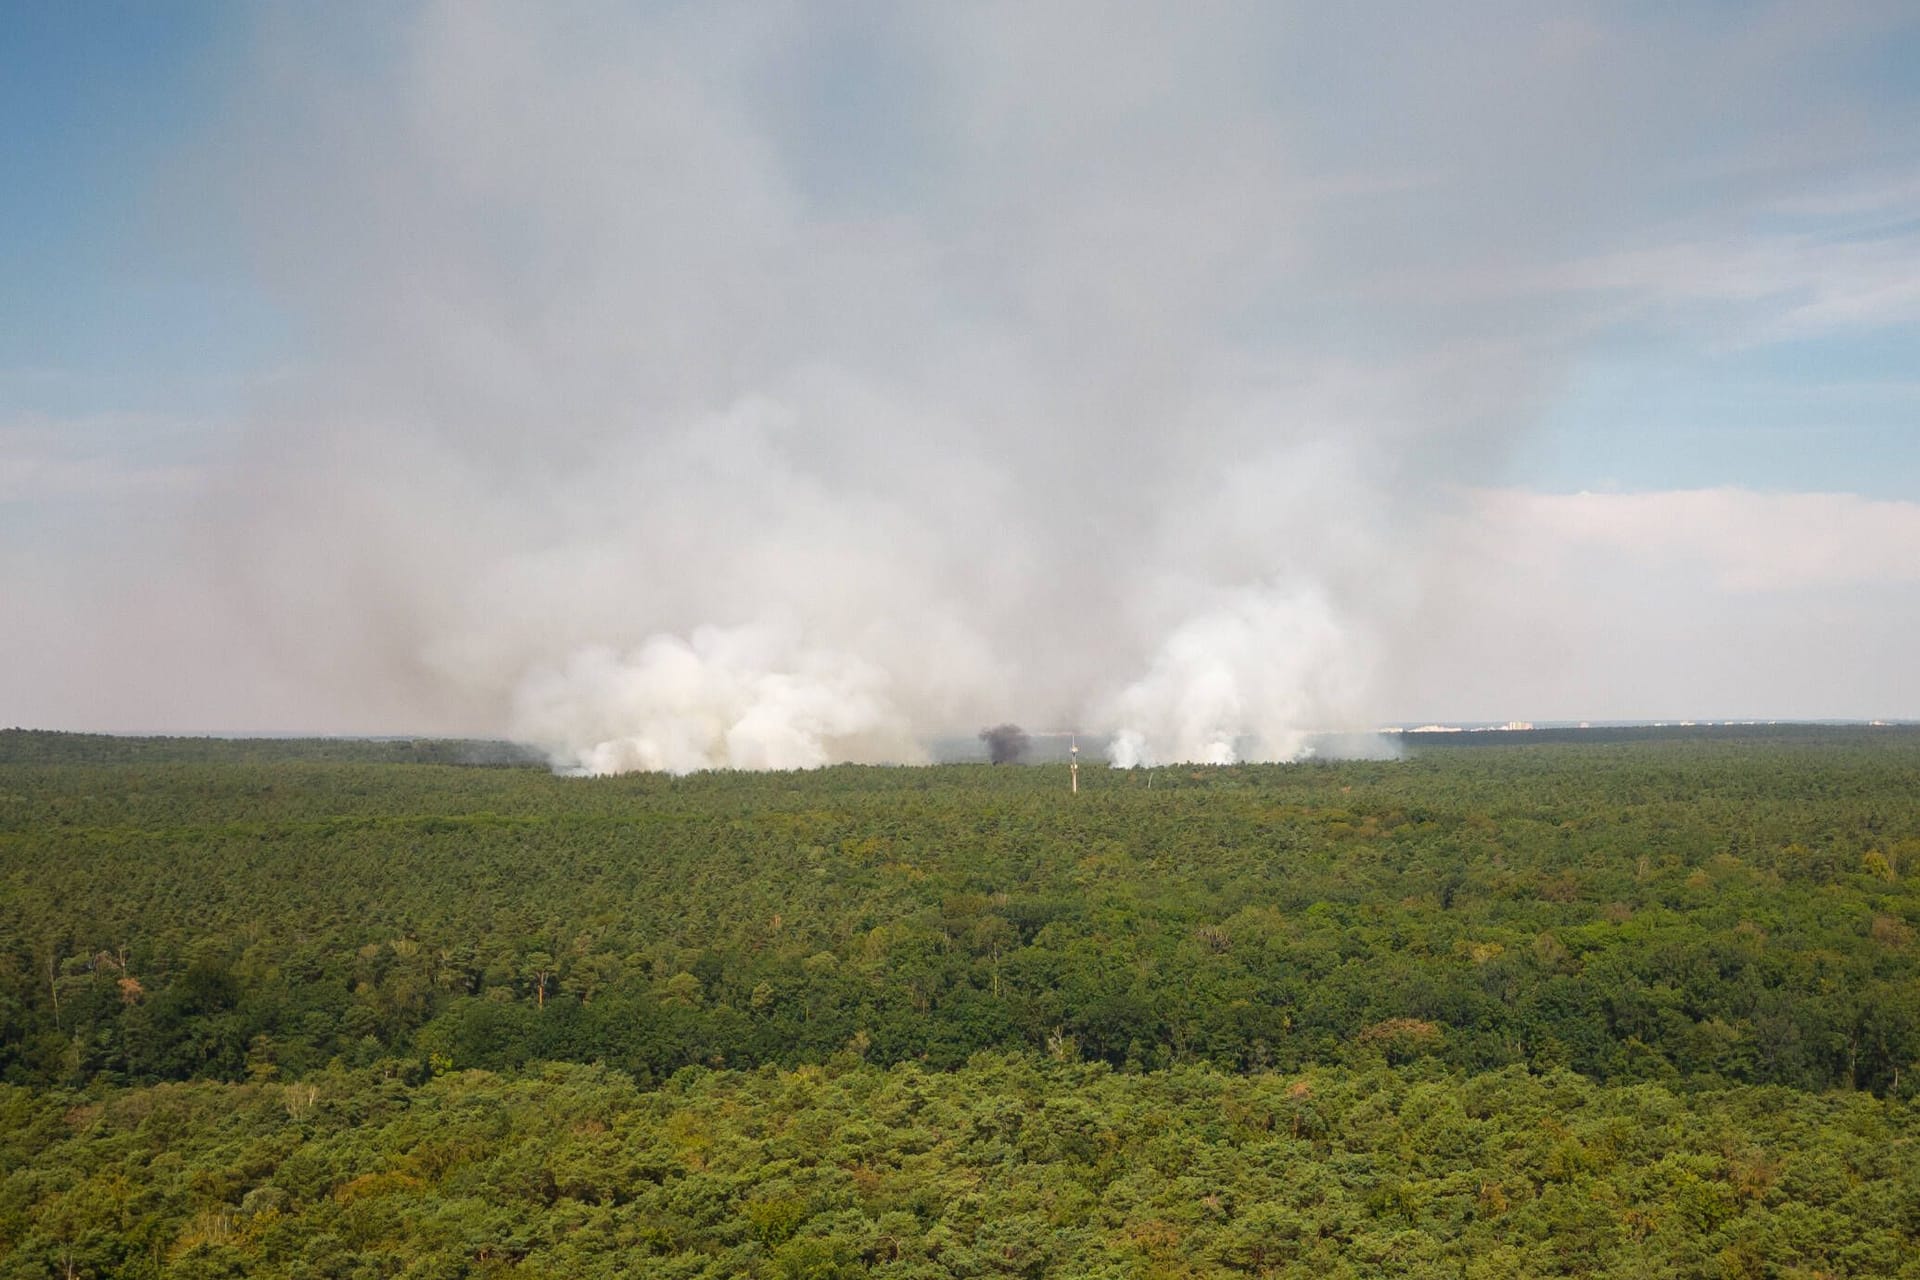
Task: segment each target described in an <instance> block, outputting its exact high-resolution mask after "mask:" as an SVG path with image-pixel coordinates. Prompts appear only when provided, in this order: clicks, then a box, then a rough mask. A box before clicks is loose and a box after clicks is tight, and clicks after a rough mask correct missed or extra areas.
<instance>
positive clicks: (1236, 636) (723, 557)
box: [194, 0, 1844, 773]
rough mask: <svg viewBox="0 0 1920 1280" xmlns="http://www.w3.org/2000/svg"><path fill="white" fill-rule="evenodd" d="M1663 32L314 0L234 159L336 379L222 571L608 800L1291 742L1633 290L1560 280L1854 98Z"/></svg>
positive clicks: (1406, 632)
mask: <svg viewBox="0 0 1920 1280" xmlns="http://www.w3.org/2000/svg"><path fill="white" fill-rule="evenodd" d="M1362 9H1364V6H1362ZM379 12H381V13H385V12H386V11H379ZM357 16H358V17H359V18H360V19H365V18H366V17H367V14H366V13H365V12H361V13H360V14H358V15H357ZM1660 21H1664V22H1666V23H1667V25H1666V26H1665V27H1663V28H1662V30H1661V31H1660V32H1658V33H1657V37H1656V36H1649V35H1648V34H1647V33H1646V32H1644V31H1636V32H1625V31H1621V30H1616V29H1614V28H1613V27H1611V26H1610V25H1609V23H1608V22H1607V21H1606V20H1605V19H1604V18H1603V17H1602V16H1601V15H1600V13H1599V12H1598V11H1596V12H1593V13H1584V14H1576V15H1573V16H1562V17H1556V18H1544V17H1539V16H1535V15H1530V14H1525V13H1514V12H1509V11H1504V10H1500V11H1496V10H1494V9H1487V10H1484V11H1479V12H1477V13H1474V14H1472V15H1461V14H1456V13H1454V12H1453V11H1452V10H1451V9H1449V10H1448V11H1447V12H1446V13H1444V14H1442V13H1439V12H1436V13H1433V14H1427V15H1423V14H1421V13H1419V12H1417V11H1416V12H1408V11H1406V10H1404V9H1402V10H1397V11H1396V12H1395V14H1394V15H1393V17H1392V19H1391V20H1390V21H1388V20H1380V15H1377V14H1370V13H1366V12H1360V11H1356V12H1353V13H1351V14H1347V15H1346V16H1336V15H1333V14H1331V13H1329V12H1312V11H1302V12H1299V13H1283V12H1280V11H1279V10H1278V9H1277V8H1276V7H1273V6H1247V7H1236V6H1220V7H1218V8H1208V9H1207V10H1205V11H1204V12H1203V13H1199V14H1195V13H1193V12H1184V13H1178V14H1176V13H1175V11H1174V9H1173V8H1172V7H1167V8H1164V9H1161V8H1155V7H1147V6H1119V7H1114V6H1107V5H1101V6H1087V7H1077V6H1073V5H1061V6H1054V5H1047V6H992V5H988V6H944V7H909V8H904V9H896V8H890V7H878V6H876V7H862V6H850V7H844V8H843V7H837V6H832V5H829V6H822V7H814V6H800V7H782V6H758V5H755V6H728V5H717V6H692V7H679V6H647V7H645V12H635V11H634V10H633V9H631V8H629V7H626V6H618V7H612V8H609V9H598V8H594V7H592V6H586V7H579V8H576V7H571V6H570V7H566V8H561V9H549V8H546V7H541V6H530V5H509V4H489V3H485V2H484V0H480V2H473V3H459V4H446V5H430V6H427V7H425V8H422V9H418V10H414V9H408V10H405V11H404V12H396V13H394V14H392V15H391V17H390V18H384V19H382V23H383V24H384V23H386V22H390V23H391V28H390V29H388V28H386V27H385V26H384V25H382V27H381V29H379V30H375V31H368V30H365V29H360V30H357V31H353V32H349V31H346V30H343V29H342V27H341V25H340V24H339V23H338V20H337V18H336V16H335V11H334V10H332V9H330V8H327V9H318V10H311V11H308V10H293V11H288V12H281V13H279V14H277V15H275V16H273V17H271V18H268V19H264V20H263V30H262V32H261V34H260V44H259V56H258V60H257V66H256V68H255V70H254V72H253V74H252V75H251V76H250V77H249V78H248V80H247V81H246V82H245V83H244V84H241V85H238V86H236V87H235V89H234V94H235V98H236V110H234V111H233V112H232V113H231V114H232V116H233V118H234V119H235V120H238V121H245V122H248V123H245V124H236V125H235V126H234V127H233V129H232V131H230V132H229V133H228V134H225V135H223V136H221V137H220V138H217V139H215V140H213V143H212V145H210V146H209V147H208V148H207V151H206V153H205V155H204V156H203V157H202V161H201V164H200V165H199V166H198V167H197V168H196V169H195V170H194V180H195V184H196V191H197V192H199V191H205V192H207V193H210V194H209V198H211V199H212V200H214V201H216V202H217V203H219V204H220V205H221V207H223V208H224V209H226V210H227V216H228V218H229V219H230V220H231V223H232V231H233V238H234V239H235V240H236V241H237V242H242V243H246V244H249V245H251V246H252V248H251V252H252V255H253V258H252V262H253V270H254V271H255V272H256V273H257V274H258V276H259V278H261V279H263V280H265V281H267V282H269V284H270V287H271V288H272V289H273V290H274V292H275V294H276V296H277V297H279V298H280V299H281V300H282V303H283V305H284V307H285V308H286V311H287V314H288V315H289V316H291V317H294V320H295V322H296V323H297V325H298V327H299V330H300V334H301V341H302V344H303V351H304V352H305V353H306V355H305V358H304V359H302V360H301V361H300V362H298V364H297V365H296V366H295V367H291V368H289V369H287V370H286V371H285V372H284V373H283V374H282V376H280V377H279V378H278V379H276V381H275V382H274V383H273V385H272V386H271V387H270V388H269V389H267V390H266V391H265V392H263V393H262V395H261V396H260V398H259V402H258V404H257V405H256V411H255V413H254V415H253V417H254V421H253V427H252V433H251V437H250V443H249V444H248V446H247V447H246V449H245V451H244V452H243V454H242V456H241V457H239V458H238V459H237V460H235V462H234V463H233V465H232V466H231V467H229V468H227V469H226V470H225V471H223V473H222V474H223V476H224V477H225V478H226V479H225V481H224V483H225V486H226V487H225V489H224V490H223V493H222V494H221V495H220V496H219V497H218V499H217V500H212V501H208V502H206V503H204V504H203V509H202V517H201V519H202V531H203V535H204V553H205V557H206V559H207V561H208V562H209V563H210V564H215V565H217V566H219V570H218V573H219V576H220V579H221V581H222V584H223V585H222V590H223V591H224V592H225V593H226V594H227V595H228V597H229V598H231V599H233V600H236V601H238V602H240V604H239V606H238V608H239V610H240V612H239V614H238V615H237V616H238V617H240V618H242V619H243V620H244V625H245V626H246V627H248V628H249V633H250V634H252V635H255V636H257V637H258V638H259V642H260V643H263V644H270V645H271V646H272V648H273V652H275V653H276V654H277V655H278V658H279V661H280V664H281V666H282V667H283V668H284V669H285V670H286V671H287V672H289V673H291V676H290V678H293V679H296V680H297V681H299V682H303V683H304V684H306V685H309V686H311V687H314V688H317V689H324V690H327V691H328V700H329V704H330V705H331V706H332V707H333V708H335V709H337V711H338V714H339V715H340V716H341V717H342V718H344V719H347V720H349V721H353V722H356V723H359V724H362V725H365V726H366V727H370V728H371V727H394V726H401V725H404V727H406V728H408V729H441V730H458V731H461V732H469V733H506V734H510V735H512V736H515V737H518V738H523V739H526V740H528V741H532V742H536V743H538V744H540V745H541V746H542V747H544V748H545V749H546V750H548V751H549V752H550V754H551V756H552V758H553V760H554V761H555V763H556V766H557V767H560V768H564V769H569V770H578V771H585V772H595V773H599V772H615V771H620V770H627V769H666V770H673V771H686V770H694V769H706V768H793V767H807V766H813V765H820V764H824V763H828V762H832V761H841V760H857V761H910V760H916V759H920V758H922V748H921V746H920V745H919V744H921V743H923V742H925V741H926V740H927V739H929V738H930V737H932V736H934V735H937V734H941V733H950V732H952V731H954V730H955V729H956V728H957V727H959V726H966V725H975V724H979V723H982V722H983V721H984V720H985V719H986V718H987V717H988V716H989V715H992V714H996V713H1003V712H1002V709H1012V708H1017V709H1018V711H1019V714H1020V715H1021V716H1022V718H1023V719H1025V720H1027V721H1028V722H1029V723H1044V724H1046V725H1047V726H1049V727H1059V728H1067V727H1078V728H1081V729H1084V730H1088V731H1092V732H1102V733H1109V734H1111V735H1113V739H1112V740H1113V742H1114V744H1115V746H1114V748H1113V758H1114V760H1115V761H1116V762H1117V763H1120V764H1137V763H1148V762H1156V761H1182V760H1192V761H1216V762H1218V761H1228V760H1235V759H1245V758H1261V759H1288V758H1293V757H1295V756H1297V755H1299V754H1300V753H1301V752H1302V751H1303V750H1305V749H1306V748H1307V743H1308V740H1309V737H1310V735H1314V734H1324V733H1339V732H1351V731H1355V730H1365V729H1367V728H1369V727H1371V726H1372V725H1373V724H1374V723H1376V717H1379V716H1381V715H1383V714H1384V713H1386V711H1387V710H1388V709H1387V708H1383V707H1382V706H1381V705H1380V704H1379V702H1378V700H1377V694H1378V689H1379V687H1380V681H1379V679H1378V676H1379V673H1380V672H1381V671H1382V670H1383V669H1385V668H1390V667H1392V666H1394V665H1395V664H1396V662H1397V661H1398V658H1399V656H1400V655H1402V654H1404V653H1405V652H1406V651H1407V650H1408V649H1409V648H1410V647H1412V646H1415V645H1417V643H1418V637H1417V635H1416V634H1415V633H1414V624H1415V620H1416V619H1418V618H1420V617H1421V616H1422V610H1423V609H1425V610H1431V608H1432V607H1433V599H1434V596H1435V592H1436V589H1439V590H1442V591H1443V590H1444V584H1445V582H1446V580H1447V579H1446V573H1447V567H1446V566H1445V565H1444V564H1440V563H1436V562H1435V554H1436V553H1434V552H1432V551H1431V550H1429V539H1428V538H1427V533H1428V531H1430V530H1432V529H1434V528H1436V527H1438V526H1439V525H1440V524H1442V523H1443V522H1445V521H1447V520H1449V519H1452V518H1453V517H1454V516H1455V515H1456V514H1457V512H1458V509H1459V508H1460V506H1461V504H1462V503H1463V501H1464V495H1466V494H1467V493H1468V492H1469V491H1470V486H1475V485H1485V484H1488V483H1492V482H1497V481H1498V479H1499V477H1500V467H1501V463H1500V460H1501V458H1502V457H1503V456H1504V454H1505V450H1506V446H1507V443H1508V441H1509V440H1510V439H1511V438H1512V436H1513V435H1514V434H1515V433H1516V432H1518V431H1520V430H1521V429H1523V428H1524V426H1525V425H1526V424H1527V423H1528V422H1529V421H1530V420H1531V419H1532V418H1533V417H1534V416H1535V415H1536V414H1537V411H1538V409H1539V406H1540V404H1541V403H1542V397H1543V396H1544V395H1545V394H1546V393H1547V392H1548V391H1549V390H1550V389H1551V388H1552V387H1553V386H1554V385H1556V383H1557V381H1558V379H1559V378H1560V377H1561V375H1562V373H1563V371H1564V370H1565V368H1566V367H1567V364H1568V362H1569V361H1570V360H1571V359H1572V358H1573V357H1574V356H1575V355H1576V354H1577V353H1578V352H1579V351H1580V350H1582V349H1583V347H1584V346H1585V345H1586V344H1587V343H1589V342H1591V341H1592V340H1593V336H1594V334H1595V333H1596V332H1599V331H1602V330H1604V328H1605V326H1606V325H1607V324H1608V323H1609V318H1610V317H1611V316H1614V315H1616V314H1617V313H1618V311H1619V309H1620V308H1622V307H1623V306H1626V305H1630V304H1629V303H1626V302H1623V300H1622V298H1621V297H1620V296H1618V295H1613V294H1606V293H1604V292H1601V291H1596V290H1594V289H1591V288H1588V287H1586V286H1584V285H1580V284H1578V283H1576V284H1574V285H1569V286H1567V287H1565V288H1550V287H1545V286H1543V285H1542V284H1541V283H1540V282H1541V281H1542V280H1550V279H1554V278H1556V277H1555V274H1554V272H1555V270H1556V269H1558V268H1560V267H1561V266H1562V265H1563V264H1565V263H1567V262H1569V261H1574V260H1578V259H1580V258H1582V257H1583V256H1587V255H1593V254H1598V253H1601V252H1603V251H1612V250H1615V249H1617V248H1620V247H1621V246H1622V245H1630V244H1631V243H1632V242H1633V241H1634V238H1635V237H1636V236H1637V235H1640V234H1641V233H1642V231H1643V225H1642V224H1641V223H1639V222H1637V221H1635V220H1634V218H1632V217H1629V216H1628V214H1627V212H1626V211H1628V210H1634V209H1640V208H1643V207H1644V206H1645V204H1646V203H1647V197H1648V193H1649V191H1651V190H1656V189H1659V188H1660V187H1661V186H1662V185H1663V184H1671V183H1672V182H1674V181H1676V177H1677V175H1679V174H1681V173H1683V172H1690V171H1692V169H1693V167H1694V166H1697V165H1698V164H1699V162H1700V161H1701V159H1702V157H1703V156H1706V155H1709V154H1712V155H1715V156H1718V157H1720V159H1721V161H1722V162H1723V163H1731V162H1733V161H1734V160H1735V159H1737V158H1740V157H1743V156H1744V157H1746V158H1747V159H1750V160H1756V162H1757V158H1758V157H1759V154H1760V153H1759V151H1758V149H1759V148H1761V147H1762V146H1781V147H1786V146H1794V145H1799V144H1804V143H1807V142H1809V141H1810V140H1825V141H1829V142H1830V141H1832V136H1831V135H1832V132H1833V131H1834V130H1838V129H1841V128H1843V127H1844V125H1843V124H1837V123H1835V122H1834V120H1833V119H1830V118H1829V117H1828V116H1826V115H1823V114H1821V113H1819V112H1806V111H1796V109H1795V108H1796V106H1804V105H1805V104H1804V103H1801V102H1799V100H1798V98H1797V97H1796V93H1795V90H1794V85H1795V83H1796V81H1795V79H1794V75H1795V68H1796V67H1797V66H1798V65H1799V64H1798V62H1796V61H1795V58H1796V57H1797V56H1798V55H1797V54H1789V53H1788V52H1785V50H1786V49H1787V48H1788V46H1787V45H1786V44H1782V45H1780V46H1779V47H1778V48H1776V47H1773V46H1759V45H1752V44H1749V45H1744V46H1741V49H1740V54H1739V59H1735V58H1733V56H1732V55H1731V54H1727V53H1724V52H1723V48H1724V41H1723V40H1722V37H1723V35H1724V32H1721V31H1716V30H1712V29H1710V28H1708V27H1706V26H1703V25H1695V24H1692V23H1691V22H1690V20H1688V19H1686V18H1684V17H1680V16H1676V17H1673V18H1671V19H1662V20H1660ZM1335 50H1338V51H1340V53H1341V56H1340V57H1338V58H1330V56H1329V55H1330V52H1331V51H1335ZM1356 72H1358V73H1361V74H1358V75H1355V74H1354V73H1356ZM1703 82H1704V83H1703ZM1728 182H1729V183H1730V184H1733V185H1738V184H1735V183H1733V180H1732V179H1729V180H1728ZM1748 185H1749V186H1750V187H1752V188H1753V190H1752V192H1751V194H1750V195H1748V196H1738V197H1736V198H1734V199H1731V200H1729V201H1726V202H1725V207H1726V212H1725V214H1724V215H1723V216H1725V217H1727V218H1728V219H1730V220H1731V219H1735V218H1738V217H1739V216H1741V210H1742V209H1743V208H1745V207H1746V205H1745V204H1743V200H1745V201H1753V200H1759V199H1761V198H1762V196H1763V195H1764V184H1760V183H1758V182H1749V183H1748ZM1694 230H1695V231H1696V232H1697V231H1698V230H1699V229H1698V228H1695V229H1694ZM1502 282H1505V283H1502Z"/></svg>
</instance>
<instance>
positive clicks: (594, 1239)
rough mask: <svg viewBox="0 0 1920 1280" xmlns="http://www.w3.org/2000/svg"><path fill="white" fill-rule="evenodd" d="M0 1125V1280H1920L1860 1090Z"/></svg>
mask: <svg viewBox="0 0 1920 1280" xmlns="http://www.w3.org/2000/svg"><path fill="white" fill-rule="evenodd" d="M1305 1103H1310V1104H1311V1106H1312V1107H1313V1109H1314V1112H1315V1116H1316V1119H1315V1122H1314V1123H1313V1125H1312V1126H1310V1127H1309V1128H1307V1129H1304V1130H1303V1129H1302V1128H1300V1127H1298V1126H1296V1125H1295V1124H1294V1123H1292V1119H1293V1117H1296V1116H1297V1115H1298V1114H1299V1111H1300V1108H1301V1106H1302V1105H1303V1104H1305ZM0 1116H4V1118H5V1121H6V1126H5V1132H6V1134H7V1138H6V1144H7V1145H6V1147H5V1149H4V1152H0V1170H4V1173H0V1274H3V1275H10V1276H14V1275H17V1276H44V1275H62V1274H71V1275H74V1276H89V1277H91V1276H106V1275H114V1276H128V1277H142V1276H162V1275H165V1276H174V1277H179V1276H202V1275H227V1274H232V1275H251V1276H272V1277H289V1278H292V1277H308V1276H321V1275H331V1274H342V1275H369V1276H372V1275H398V1276H500V1277H506V1276H513V1277H530V1276H568V1277H581V1278H583V1280H584V1278H590V1277H598V1276H608V1277H611V1276H627V1275H662V1276H711V1277H737V1276H746V1277H767V1278H774V1277H780V1278H784V1277H847V1276H857V1275H867V1274H871V1275H877V1276H896V1277H907V1276H914V1277H932V1276H1042V1275H1061V1276H1114V1277H1119V1276H1139V1275H1175V1276H1235V1275H1242V1276H1301V1277H1305V1276H1326V1275H1338V1276H1389V1275H1390V1276H1459V1275H1463V1274H1464V1275H1469V1276H1497V1275H1507V1276H1561V1275H1567V1276H1579V1275H1620V1276H1635V1277H1665V1276H1729V1275H1758V1274H1770V1275H1778V1276H1803V1277H1813V1276H1816V1275H1822V1274H1825V1275H1860V1276H1869V1275H1870V1276H1902V1275H1904V1276H1914V1275H1920V1248H1917V1247H1916V1246H1920V1239H1916V1235H1915V1232H1916V1230H1917V1229H1920V1177H1916V1169H1920V1160H1916V1158H1915V1157H1916V1155H1917V1154H1920V1149H1917V1148H1916V1140H1917V1139H1920V1118H1916V1114H1915V1112H1914V1110H1913V1109H1912V1108H1911V1107H1909V1106H1906V1105H1905V1104H1902V1103H1897V1102H1890V1101H1885V1100H1880V1099H1875V1098H1872V1097H1870V1096H1868V1095H1866V1094H1862V1093H1851V1094H1848V1093H1837V1094H1828V1095H1807V1094H1797V1093H1793V1092H1791V1091H1787V1090H1782V1089H1777V1088H1750V1087H1747V1088H1735V1089H1725V1090H1708V1091H1702V1092H1693V1093H1676V1092H1673V1091H1671V1090H1669V1089H1667V1088H1664V1087H1662V1086H1659V1085H1618V1086H1602V1085H1596V1084H1593V1083H1592V1082H1590V1081H1588V1080H1586V1079H1585V1078H1584V1077H1581V1076H1576V1075H1573V1074H1570V1073H1567V1072H1552V1073H1548V1074H1546V1075H1535V1074H1532V1073H1530V1072H1529V1071H1527V1070H1526V1069H1525V1068H1521V1067H1510V1068H1507V1069H1505V1070H1502V1071H1498V1072H1491V1073H1482V1074H1479V1075H1475V1076H1467V1075H1463V1074H1460V1073H1457V1072H1449V1071H1445V1070H1442V1069H1439V1068H1437V1067H1435V1066H1434V1065H1432V1064H1431V1063H1427V1064H1425V1065H1416V1066H1412V1067H1405V1068H1388V1067H1382V1066H1372V1067H1366V1068H1361V1069H1348V1068H1340V1067H1333V1068H1327V1069H1324V1070H1316V1071H1314V1072H1311V1073H1308V1074H1306V1075H1300V1076H1284V1075H1277V1074H1271V1073H1256V1074H1251V1075H1235V1074H1230V1073H1226V1072H1222V1071H1219V1070H1216V1069H1214V1068H1211V1067H1199V1066H1195V1067H1180V1068H1175V1069H1172V1070H1169V1071H1165V1072H1158V1073H1154V1074H1152V1075H1146V1076H1140V1075H1126V1074H1122V1073H1116V1072H1114V1071H1112V1070H1110V1069H1109V1068H1107V1067H1106V1066H1104V1065H1088V1064H1075V1065H1065V1064H1059V1063H1052V1062H1048V1061H1045V1060H1042V1059H1035V1058H1030V1057H1009V1056H1000V1055H981V1056H979V1057H977V1058H976V1059H974V1060H973V1061H972V1062H970V1063H968V1064H967V1065H965V1066H963V1067H960V1068H957V1069H956V1070H954V1071H951V1072H929V1071H926V1070H925V1069H923V1068H921V1067H919V1066H917V1065H915V1064H903V1065H899V1066H894V1067H890V1068H880V1067H875V1066H872V1065H869V1064H843V1065H839V1066H833V1067H827V1068H821V1067H800V1068H795V1069H793V1070H775V1069H766V1070H760V1071H753V1072H740V1071H721V1072H713V1071H701V1070H689V1071H687V1072H684V1073H682V1074H680V1075H677V1076H675V1077H674V1078H673V1079H672V1080H671V1081H669V1082H666V1083H665V1084H664V1085H662V1086H661V1087H659V1088H657V1089H654V1090H643V1089H640V1088H637V1087H636V1086H635V1084H634V1083H633V1082H632V1081H631V1080H630V1079H628V1078H627V1077H625V1076H624V1075H622V1074H621V1073H619V1072H616V1071H613V1070H610V1069H607V1068H599V1067H584V1066H574V1065H549V1066H547V1067H543V1068H541V1069H539V1070H538V1071H533V1072H529V1073H526V1074H522V1075H516V1076H512V1077H501V1076H497V1075H492V1074H489V1073H486V1072H477V1071H476V1072H457V1073H454V1074H451V1075H447V1076H442V1077H439V1078H436V1079H433V1080H431V1081H424V1080H423V1081H419V1082H415V1083H406V1082H405V1081H404V1080H403V1079H402V1078H401V1077H400V1076H396V1075H394V1074H392V1073H391V1068H390V1065H389V1066H383V1067H376V1068H373V1069H367V1070H353V1071H349V1070H344V1069H335V1070H331V1071H326V1072H322V1073H319V1074H318V1075H316V1076H314V1077H313V1078H312V1079H311V1080H310V1081H309V1082H307V1083H304V1084H298V1085H284V1084H241V1085H222V1084H207V1083H202V1084H194V1085H186V1086H182V1085H158V1086H148V1087H145V1088H136V1089H108V1090H104V1091H96V1092H95V1093H92V1094H86V1095H82V1094H74V1093H68V1092H64V1091H44V1092H29V1091H27V1090H23V1089H18V1088H15V1089H11V1090H0ZM68 1267H71V1270H70V1271H68V1270H66V1268H68Z"/></svg>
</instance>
